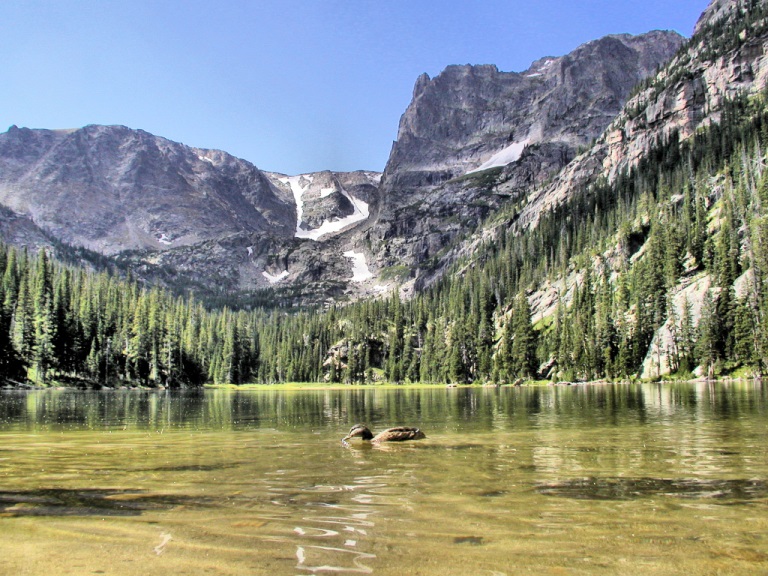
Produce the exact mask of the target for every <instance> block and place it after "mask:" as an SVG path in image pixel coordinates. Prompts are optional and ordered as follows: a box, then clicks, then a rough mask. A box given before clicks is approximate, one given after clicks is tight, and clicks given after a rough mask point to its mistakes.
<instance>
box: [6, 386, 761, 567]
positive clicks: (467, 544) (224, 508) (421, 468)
mask: <svg viewBox="0 0 768 576" xmlns="http://www.w3.org/2000/svg"><path fill="white" fill-rule="evenodd" d="M357 422H364V423H367V424H368V425H369V426H370V427H371V429H372V430H373V431H374V432H376V431H377V430H381V429H383V428H386V427H388V426H394V425H412V426H419V427H421V428H422V430H424V432H425V433H426V434H427V439H425V440H421V441H419V442H411V443H403V444H390V445H382V446H381V447H372V446H371V445H370V444H365V443H363V442H361V441H360V440H359V439H355V440H353V441H352V443H351V446H349V447H344V446H343V445H342V444H341V442H340V439H341V438H342V437H343V436H344V435H345V434H346V433H347V431H348V430H349V428H350V426H351V425H352V424H354V423H357ZM767 433H768V393H767V392H766V386H764V385H761V384H758V383H720V384H706V383H682V384H663V385H658V384H643V385H605V386H571V387H542V388H534V387H530V388H527V387H523V388H500V389H496V388H483V389H480V388H458V389H443V388H421V389H419V388H402V389H395V390H385V389H375V388H371V389H365V388H353V389H348V390H300V391H278V390H275V391H270V390H266V391H229V390H207V391H181V392H173V391H132V390H114V391H100V392H80V391H69V390H48V391H31V392H21V391H4V392H2V393H0V573H2V574H14V575H48V574H57V575H63V574H77V575H83V574H111V575H134V574H135V575H147V574H174V575H176V574H194V575H197V574H212V575H218V574H233V575H239V574H249V575H261V574H265V575H266V574H269V575H282V574H290V575H301V574H378V575H394V574H397V575H404V574H408V575H430V576H431V575H435V576H436V575H441V576H444V575H453V574H462V575H464V574H468V575H487V576H499V575H505V574H506V575H513V574H515V575H517V574H537V575H539V574H545V575H546V574H627V575H630V574H632V575H635V574H660V575H661V574H681V575H686V576H692V575H699V574H701V575H704V574H750V575H752V574H768V442H766V438H768V435H767Z"/></svg>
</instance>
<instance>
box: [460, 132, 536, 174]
mask: <svg viewBox="0 0 768 576" xmlns="http://www.w3.org/2000/svg"><path fill="white" fill-rule="evenodd" d="M529 143H530V140H529V139H528V138H526V139H525V140H523V141H521V142H513V143H512V144H510V145H509V146H507V147H506V148H503V149H502V150H500V151H499V152H497V153H496V154H494V155H493V156H491V157H490V158H489V159H488V160H486V161H485V162H483V163H482V164H480V166H478V167H477V168H475V169H474V170H470V171H469V172H467V174H474V173H475V172H482V171H483V170H488V169H489V168H497V167H499V166H506V165H507V164H511V163H512V162H517V161H518V160H520V156H522V154H523V150H525V147H526V146H528V144H529Z"/></svg>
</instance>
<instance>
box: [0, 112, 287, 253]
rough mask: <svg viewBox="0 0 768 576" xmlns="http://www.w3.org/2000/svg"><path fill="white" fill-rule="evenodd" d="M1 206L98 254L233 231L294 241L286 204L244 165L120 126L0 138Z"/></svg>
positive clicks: (217, 153) (226, 156)
mask: <svg viewBox="0 0 768 576" xmlns="http://www.w3.org/2000/svg"><path fill="white" fill-rule="evenodd" d="M0 202H1V203H2V204H4V205H5V206H7V207H9V208H11V209H13V210H14V211H15V212H17V213H20V214H23V215H26V216H28V217H29V218H30V219H32V220H33V221H34V222H36V223H37V224H38V225H40V226H41V227H43V228H45V229H46V230H48V231H50V232H51V233H52V234H54V235H55V236H57V237H58V238H60V239H61V240H64V241H65V242H69V243H71V244H75V245H82V246H85V247H87V248H90V249H92V250H96V251H99V252H101V253H103V254H116V253H118V252H122V251H125V250H136V249H155V250H164V249H168V248H172V247H178V246H187V245H192V244H196V243H199V242H202V241H206V240H211V239H215V238H220V237H222V236H225V235H228V234H231V233H232V232H233V231H243V232H249V233H259V234H269V235H271V236H276V237H291V236H292V232H293V226H294V222H295V209H294V206H293V202H292V199H291V197H290V195H288V194H285V193H284V192H283V191H281V190H280V189H278V188H277V187H275V186H274V185H272V183H271V182H270V181H269V179H267V178H266V177H265V176H264V174H262V173H261V172H260V171H259V170H258V169H257V168H256V167H255V166H253V165H251V164H250V163H248V162H245V161H243V160H239V159H237V158H235V157H233V156H230V155H229V154H226V153H224V152H220V151H216V150H200V149H196V148H190V147H187V146H184V145H182V144H178V143H175V142H171V141H169V140H165V139H164V138H159V137H157V136H153V135H151V134H148V133H147V132H143V131H141V130H131V129H128V128H125V127H122V126H87V127H85V128H82V129H80V130H70V131H50V130H28V129H19V128H16V127H12V128H11V129H10V130H9V131H8V132H6V133H5V134H2V135H0Z"/></svg>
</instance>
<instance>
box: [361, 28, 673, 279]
mask: <svg viewBox="0 0 768 576" xmlns="http://www.w3.org/2000/svg"><path fill="white" fill-rule="evenodd" d="M683 41H684V39H683V38H682V37H681V36H680V35H678V34H677V33H674V32H663V31H655V32H650V33H648V34H644V35H641V36H630V35H616V36H607V37H605V38H602V39H600V40H596V41H593V42H589V43H587V44H585V45H583V46H580V47H579V48H577V49H576V50H574V51H573V52H572V53H570V54H568V55H566V56H562V57H547V58H542V59H540V60H537V61H535V62H534V63H533V64H532V65H531V67H530V68H529V69H528V70H526V71H525V72H522V73H515V72H500V71H499V70H498V69H497V68H496V67H495V66H450V67H448V68H446V69H445V71H443V72H442V73H441V74H440V75H438V76H437V77H435V78H434V79H430V78H429V77H428V76H427V75H422V76H421V77H420V78H419V79H418V80H417V82H416V86H415V88H414V94H413V100H412V102H411V104H410V106H409V107H408V109H407V110H406V112H405V113H404V114H403V116H402V119H401V121H400V128H399V131H398V139H397V142H395V144H394V146H393V148H392V152H391V155H390V158H389V162H388V163H387V167H386V169H385V171H384V176H383V179H382V185H381V206H380V210H379V212H378V214H377V218H376V226H375V227H373V228H371V230H370V233H369V240H370V243H371V245H372V246H373V250H374V251H375V252H376V260H377V266H378V267H379V268H380V269H383V268H386V267H387V266H393V265H395V264H397V263H403V262H405V263H408V264H409V265H412V266H414V267H418V266H419V265H420V264H422V263H425V262H427V261H428V260H429V259H430V258H433V257H435V256H436V255H437V254H438V253H439V252H440V250H442V249H443V248H444V247H445V246H446V245H447V244H449V243H450V242H451V241H452V240H453V239H454V238H455V237H456V236H458V235H460V234H462V233H463V232H466V231H467V230H468V229H469V230H471V229H472V228H473V227H474V226H476V225H477V223H479V221H480V220H481V219H483V218H484V217H486V216H487V215H488V214H489V213H491V212H492V211H493V210H495V209H496V208H498V206H500V205H501V204H502V203H504V202H508V201H510V200H515V199H516V198H517V197H519V196H520V194H523V193H525V192H526V191H527V190H529V189H530V188H531V187H532V186H535V185H537V184H540V183H541V182H544V181H545V180H547V179H548V178H550V177H551V176H552V174H554V173H556V172H557V171H558V170H559V169H561V168H562V167H563V166H565V165H566V164H567V163H568V162H569V161H570V160H571V159H572V158H573V157H574V156H575V155H576V152H577V150H578V148H579V147H581V146H586V145H588V144H589V143H590V141H591V140H593V139H594V138H596V137H597V136H599V135H600V134H601V133H602V132H603V130H605V128H606V127H607V126H608V125H609V124H610V123H611V121H612V120H613V119H614V118H615V116H616V115H617V114H618V113H619V111H620V110H621V109H622V106H623V105H624V103H625V101H626V99H627V97H628V96H629V94H630V91H631V90H632V88H633V87H634V86H635V85H636V84H637V83H638V82H639V81H640V80H642V79H644V78H646V77H648V76H650V75H652V74H653V73H654V72H655V71H656V69H657V68H658V67H659V66H661V65H663V64H664V63H665V62H666V61H667V60H668V59H669V58H670V57H672V55H673V54H674V53H675V52H676V51H677V50H678V49H679V47H680V46H681V45H682V43H683ZM500 182H504V183H505V185H504V186H503V187H495V188H494V190H493V192H492V193H490V194H489V193H488V189H489V186H490V187H493V186H494V185H495V184H496V183H500Z"/></svg>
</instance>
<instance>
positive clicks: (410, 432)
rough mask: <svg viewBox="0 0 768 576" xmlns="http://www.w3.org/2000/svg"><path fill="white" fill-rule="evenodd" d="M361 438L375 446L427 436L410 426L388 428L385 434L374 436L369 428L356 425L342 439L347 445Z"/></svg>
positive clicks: (380, 433)
mask: <svg viewBox="0 0 768 576" xmlns="http://www.w3.org/2000/svg"><path fill="white" fill-rule="evenodd" d="M355 436H360V438H362V439H363V440H370V441H371V442H372V443H374V444H378V443H379V442H403V441H405V440H421V439H422V438H426V437H427V436H426V435H425V434H424V432H422V431H421V430H419V429H418V428H411V427H410V426H397V427H395V428H387V429H386V430H384V431H383V432H379V433H378V434H376V436H374V435H373V432H371V431H370V430H369V429H368V427H367V426H364V425H363V424H355V425H354V426H352V428H350V430H349V434H347V435H346V436H345V437H344V438H342V439H341V441H342V442H343V443H345V444H346V442H347V440H349V439H351V438H354V437H355Z"/></svg>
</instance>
